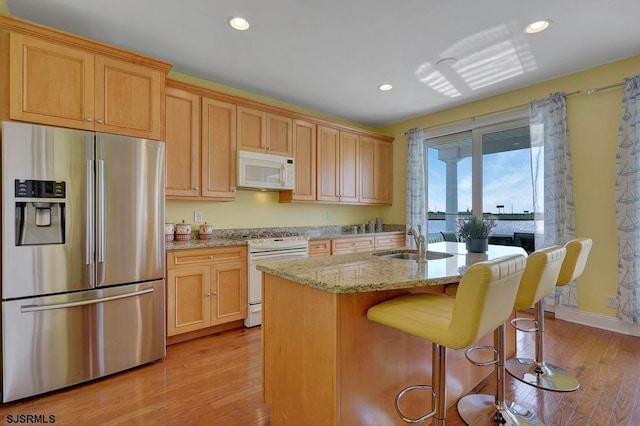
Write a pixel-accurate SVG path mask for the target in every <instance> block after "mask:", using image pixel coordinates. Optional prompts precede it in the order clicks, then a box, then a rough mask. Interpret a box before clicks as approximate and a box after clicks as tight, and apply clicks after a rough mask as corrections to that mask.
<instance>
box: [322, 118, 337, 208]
mask: <svg viewBox="0 0 640 426" xmlns="http://www.w3.org/2000/svg"><path fill="white" fill-rule="evenodd" d="M339 156H340V132H339V131H338V130H337V129H334V128H333V127H327V126H318V163H317V167H318V170H317V173H318V190H317V199H318V201H340V187H339V184H340V169H339Z"/></svg>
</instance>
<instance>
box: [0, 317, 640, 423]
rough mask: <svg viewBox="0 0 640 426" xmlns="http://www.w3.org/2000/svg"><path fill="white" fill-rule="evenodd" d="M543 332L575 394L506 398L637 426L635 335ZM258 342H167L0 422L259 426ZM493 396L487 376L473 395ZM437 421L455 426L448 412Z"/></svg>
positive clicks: (542, 411) (564, 414) (512, 393)
mask: <svg viewBox="0 0 640 426" xmlns="http://www.w3.org/2000/svg"><path fill="white" fill-rule="evenodd" d="M546 325H547V333H546V334H547V336H546V343H547V353H548V355H549V356H548V359H549V360H550V361H553V362H555V363H557V364H561V365H563V366H564V367H567V368H569V369H570V370H572V371H574V372H575V373H576V374H577V375H578V378H579V379H580V382H581V388H580V389H579V390H578V391H576V392H569V393H556V392H543V391H540V390H537V389H534V388H533V387H530V386H528V385H524V384H522V383H520V382H518V381H516V380H514V379H512V378H511V377H510V376H507V397H508V399H509V400H516V401H518V403H520V404H521V405H523V406H525V407H527V408H529V409H532V410H534V411H535V412H536V413H538V415H539V416H540V417H542V419H543V420H544V421H545V422H546V424H547V425H587V424H591V425H640V338H638V337H631V336H627V335H623V334H618V333H613V332H609V331H605V330H600V329H595V328H590V327H586V326H581V325H578V324H572V323H568V322H565V321H560V320H547V322H546ZM260 339H261V336H260V329H259V328H253V329H249V330H247V329H237V330H232V331H228V332H224V333H222V334H220V335H216V336H210V337H204V338H200V339H196V340H192V341H189V342H184V343H179V344H175V345H172V346H169V347H168V348H167V357H166V359H164V360H163V361H161V362H158V363H155V364H152V365H148V366H144V367H141V368H137V369H134V370H131V371H127V372H124V373H120V374H117V375H114V376H110V377H107V378H104V379H101V380H97V381H94V382H91V383H88V384H84V385H80V386H75V387H73V388H70V389H67V390H62V391H58V392H53V393H50V394H48V395H44V396H40V397H34V398H31V399H28V400H24V401H22V402H21V403H10V404H5V405H3V406H0V421H2V422H3V423H4V424H8V417H7V416H8V415H12V416H14V419H15V416H16V415H18V414H35V415H45V416H46V417H48V416H49V415H54V416H55V420H56V421H55V424H73V425H76V424H77V425H93V424H95V425H98V424H99V425H109V424H114V425H115V424H134V425H135V424H140V425H142V424H144V425H150V424H167V425H224V426H231V425H242V426H244V425H247V426H249V425H268V424H269V409H268V408H267V407H266V406H265V405H264V403H263V402H262V401H261V372H260V369H261V366H260V364H261V354H260V351H261V343H260ZM532 341H533V336H532V335H530V334H525V333H518V344H519V355H521V356H529V355H531V354H532V350H533V348H532ZM494 389H495V385H494V380H493V377H490V378H488V379H486V380H484V381H483V382H482V383H481V384H480V385H478V387H477V388H476V391H477V392H480V393H490V394H493V392H494ZM389 397H390V398H393V397H394V395H389ZM310 424H312V423H310ZM447 424H450V425H462V424H464V423H463V422H462V421H461V420H460V417H459V416H458V414H457V412H456V410H455V407H452V408H451V409H449V412H448V419H447ZM301 426H306V425H301ZM349 426H351V425H349Z"/></svg>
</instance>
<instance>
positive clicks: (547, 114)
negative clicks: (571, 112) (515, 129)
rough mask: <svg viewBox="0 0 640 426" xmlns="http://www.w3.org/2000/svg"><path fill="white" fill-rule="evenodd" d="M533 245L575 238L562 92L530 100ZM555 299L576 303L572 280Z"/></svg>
mask: <svg viewBox="0 0 640 426" xmlns="http://www.w3.org/2000/svg"><path fill="white" fill-rule="evenodd" d="M529 127H530V130H529V131H530V137H531V173H532V175H533V176H532V178H533V210H534V223H535V248H536V249H541V248H545V247H549V246H552V245H556V244H559V245H564V244H565V243H567V241H569V240H572V239H573V238H575V215H574V203H573V179H572V177H571V150H570V146H569V127H568V125H567V105H566V98H565V95H564V94H563V93H553V94H551V95H550V96H549V97H548V98H546V99H540V100H535V101H533V102H531V103H530V104H529ZM555 303H557V304H560V305H564V306H571V307H577V306H578V299H577V292H576V286H575V282H573V283H571V284H569V285H567V286H564V287H558V288H557V289H556V295H555Z"/></svg>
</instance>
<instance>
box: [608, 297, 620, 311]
mask: <svg viewBox="0 0 640 426" xmlns="http://www.w3.org/2000/svg"><path fill="white" fill-rule="evenodd" d="M607 308H611V309H617V308H618V296H607Z"/></svg>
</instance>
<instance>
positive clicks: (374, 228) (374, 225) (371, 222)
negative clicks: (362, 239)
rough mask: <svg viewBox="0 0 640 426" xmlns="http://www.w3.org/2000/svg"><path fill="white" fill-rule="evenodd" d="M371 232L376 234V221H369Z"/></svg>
mask: <svg viewBox="0 0 640 426" xmlns="http://www.w3.org/2000/svg"><path fill="white" fill-rule="evenodd" d="M369 232H376V221H375V220H373V219H371V220H370V221H369Z"/></svg>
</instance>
